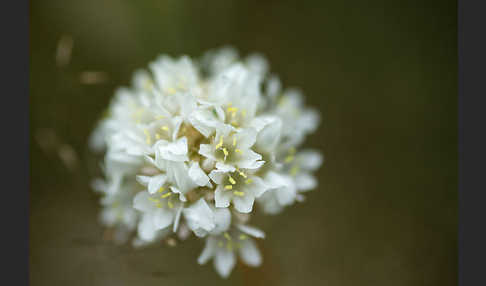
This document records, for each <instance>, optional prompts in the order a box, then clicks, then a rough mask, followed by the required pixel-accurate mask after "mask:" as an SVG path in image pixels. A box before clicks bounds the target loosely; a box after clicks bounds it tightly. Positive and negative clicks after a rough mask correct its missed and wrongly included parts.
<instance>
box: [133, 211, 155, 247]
mask: <svg viewBox="0 0 486 286" xmlns="http://www.w3.org/2000/svg"><path fill="white" fill-rule="evenodd" d="M156 234H157V229H156V228H155V226H154V224H153V223H152V219H151V216H150V215H144V216H143V217H142V219H141V221H140V223H139V224H138V236H139V237H140V238H141V239H142V240H145V241H152V240H154V239H155V236H156Z"/></svg>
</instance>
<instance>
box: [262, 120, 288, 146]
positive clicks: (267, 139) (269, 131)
mask: <svg viewBox="0 0 486 286" xmlns="http://www.w3.org/2000/svg"><path fill="white" fill-rule="evenodd" d="M281 129H282V121H281V120H279V119H278V120H274V121H273V122H272V123H270V124H268V125H267V126H266V127H265V128H263V130H261V131H260V132H259V133H258V137H257V148H258V149H259V150H264V151H266V152H268V153H271V152H273V151H274V150H275V148H276V146H277V144H278V142H279V140H280V133H281Z"/></svg>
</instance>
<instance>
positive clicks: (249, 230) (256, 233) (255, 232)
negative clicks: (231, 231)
mask: <svg viewBox="0 0 486 286" xmlns="http://www.w3.org/2000/svg"><path fill="white" fill-rule="evenodd" d="M236 227H237V228H238V229H239V230H240V231H242V232H244V233H246V234H248V235H251V236H253V237H256V238H265V233H264V232H263V231H262V230H260V229H258V228H256V227H253V226H249V225H246V224H237V225H236Z"/></svg>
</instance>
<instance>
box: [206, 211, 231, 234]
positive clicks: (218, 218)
mask: <svg viewBox="0 0 486 286" xmlns="http://www.w3.org/2000/svg"><path fill="white" fill-rule="evenodd" d="M213 212H214V222H215V224H216V226H215V227H214V228H213V230H211V234H213V235H218V234H221V233H223V232H225V231H227V230H228V229H229V227H230V224H231V212H230V211H229V209H228V208H215V209H214V210H213Z"/></svg>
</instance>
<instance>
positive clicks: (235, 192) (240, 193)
mask: <svg viewBox="0 0 486 286" xmlns="http://www.w3.org/2000/svg"><path fill="white" fill-rule="evenodd" d="M233 194H234V195H235V196H238V197H242V196H244V195H245V193H244V192H239V191H234V192H233Z"/></svg>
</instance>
